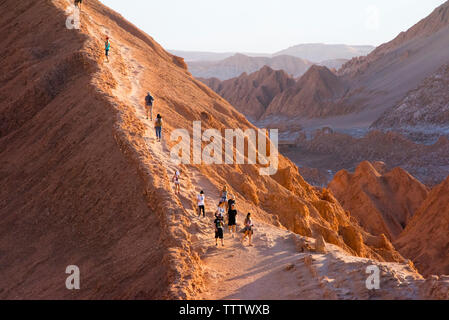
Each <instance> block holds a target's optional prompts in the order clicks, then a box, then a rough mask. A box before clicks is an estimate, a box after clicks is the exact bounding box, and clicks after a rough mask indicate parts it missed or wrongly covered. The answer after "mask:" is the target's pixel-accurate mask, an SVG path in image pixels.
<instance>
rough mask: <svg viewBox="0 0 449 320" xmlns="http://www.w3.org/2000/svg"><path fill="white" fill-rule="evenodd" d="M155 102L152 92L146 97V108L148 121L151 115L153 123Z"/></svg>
mask: <svg viewBox="0 0 449 320" xmlns="http://www.w3.org/2000/svg"><path fill="white" fill-rule="evenodd" d="M153 102H154V98H153V96H152V95H151V93H150V92H148V94H147V96H146V97H145V107H146V111H147V120H148V114H150V119H151V121H153Z"/></svg>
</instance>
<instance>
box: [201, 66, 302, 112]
mask: <svg viewBox="0 0 449 320" xmlns="http://www.w3.org/2000/svg"><path fill="white" fill-rule="evenodd" d="M199 80H201V81H202V82H204V83H205V84H206V85H207V86H209V87H210V88H211V89H212V90H214V91H215V92H217V93H218V94H219V95H221V96H222V97H223V98H225V99H226V100H227V101H229V103H231V104H232V105H233V106H234V107H235V108H236V109H237V110H238V111H240V112H241V113H243V114H244V115H245V116H246V117H247V118H249V119H254V120H257V119H259V118H260V117H261V116H262V115H263V114H264V113H265V111H266V110H267V108H268V106H269V105H270V103H271V102H272V101H273V99H274V97H275V96H276V95H278V94H279V93H281V92H282V91H284V90H286V89H287V88H290V87H292V86H293V85H294V84H295V80H294V79H293V78H291V77H289V76H288V75H287V74H286V73H285V72H284V71H275V70H273V69H271V68H270V67H266V66H265V67H263V68H262V69H260V70H259V71H257V72H255V73H252V74H250V75H247V74H246V73H244V74H242V75H241V76H240V77H238V78H234V79H230V80H225V81H220V80H219V79H217V78H211V79H199Z"/></svg>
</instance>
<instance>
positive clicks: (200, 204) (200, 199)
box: [197, 191, 206, 218]
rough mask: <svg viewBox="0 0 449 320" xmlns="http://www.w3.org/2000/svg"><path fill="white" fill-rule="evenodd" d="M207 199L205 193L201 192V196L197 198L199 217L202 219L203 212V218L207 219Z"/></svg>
mask: <svg viewBox="0 0 449 320" xmlns="http://www.w3.org/2000/svg"><path fill="white" fill-rule="evenodd" d="M205 200H206V197H205V196H204V191H201V192H200V194H199V195H198V196H197V202H198V217H201V212H203V218H205V217H206V207H205V205H206V203H205Z"/></svg>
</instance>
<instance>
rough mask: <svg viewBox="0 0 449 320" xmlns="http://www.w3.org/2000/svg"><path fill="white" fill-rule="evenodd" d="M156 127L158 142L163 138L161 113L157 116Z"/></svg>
mask: <svg viewBox="0 0 449 320" xmlns="http://www.w3.org/2000/svg"><path fill="white" fill-rule="evenodd" d="M154 129H156V138H157V141H158V142H161V140H162V117H161V115H160V114H158V115H157V117H156V122H155V123H154Z"/></svg>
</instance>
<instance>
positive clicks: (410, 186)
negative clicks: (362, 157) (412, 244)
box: [329, 162, 428, 239]
mask: <svg viewBox="0 0 449 320" xmlns="http://www.w3.org/2000/svg"><path fill="white" fill-rule="evenodd" d="M378 166H379V164H378ZM380 169H381V170H380V171H381V172H379V171H378V170H376V168H375V167H374V166H373V165H372V164H371V163H369V162H363V163H361V164H360V165H359V166H358V167H357V169H356V170H355V172H354V173H348V172H347V171H346V170H342V171H340V172H338V173H337V174H336V175H335V177H334V179H333V180H332V181H331V183H330V184H329V189H330V190H331V191H332V193H333V194H334V195H335V197H336V198H337V199H338V200H339V201H340V203H341V205H342V206H343V208H345V209H346V210H348V211H349V212H351V215H352V216H354V217H355V218H356V219H357V220H358V221H359V223H360V225H361V226H362V227H364V229H365V230H367V231H369V232H370V233H372V234H375V235H381V234H385V235H386V236H387V237H388V238H389V239H396V238H397V237H398V236H399V234H400V233H401V232H402V231H403V230H404V228H405V226H406V225H407V224H408V222H409V221H410V219H411V218H412V217H413V215H414V213H415V212H416V210H417V209H418V208H419V207H420V206H421V204H422V203H423V202H424V199H425V198H426V197H427V194H428V189H427V187H425V186H424V185H423V184H422V183H420V182H419V181H418V180H416V179H415V178H414V177H412V176H411V175H410V174H409V173H407V172H406V171H405V170H403V169H401V168H395V169H393V170H391V171H389V172H383V173H382V171H383V170H385V169H384V166H381V168H380Z"/></svg>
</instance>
